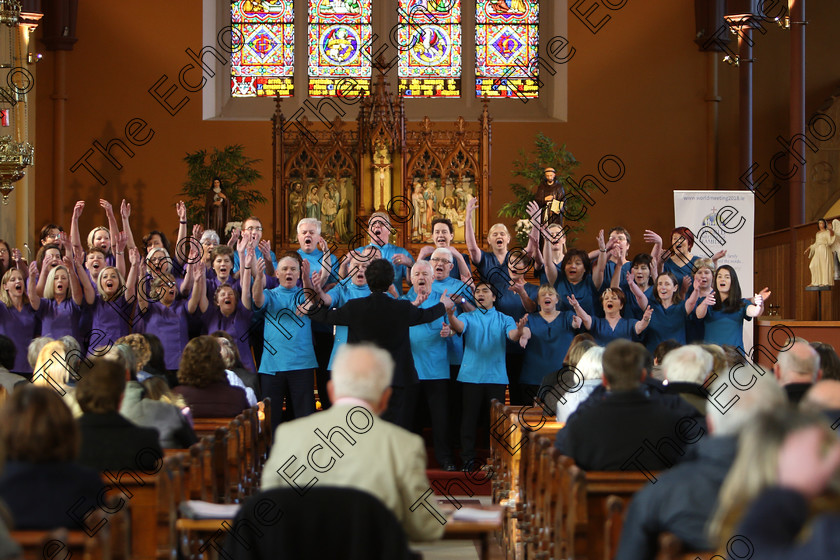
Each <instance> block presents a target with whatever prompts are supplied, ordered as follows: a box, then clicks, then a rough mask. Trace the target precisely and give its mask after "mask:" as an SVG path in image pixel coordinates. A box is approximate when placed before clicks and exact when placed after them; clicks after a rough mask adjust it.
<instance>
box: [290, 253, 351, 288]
mask: <svg viewBox="0 0 840 560" xmlns="http://www.w3.org/2000/svg"><path fill="white" fill-rule="evenodd" d="M297 253H298V255H300V257H301V258H302V259H306V261H308V262H309V272H310V274H314V273H316V272H318V271H319V270H321V268H322V267H323V265H322V264H321V261H322V260H323V258H324V252H323V251H322V250H320V249H314V250H313V251H312V252H310V253H306V252H304V250H303V249H298V250H297ZM338 268H339V262H338V259H337V258H336V256H335V255H333V254H332V253H331V254H330V277H329V278H328V279H327V282H326V283H327V284H335V283H336V282H340V281H341V277H340V276H339V274H338Z"/></svg>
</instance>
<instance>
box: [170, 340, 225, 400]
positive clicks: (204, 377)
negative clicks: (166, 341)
mask: <svg viewBox="0 0 840 560" xmlns="http://www.w3.org/2000/svg"><path fill="white" fill-rule="evenodd" d="M225 379H227V376H226V374H225V364H224V362H223V361H222V351H221V349H220V348H219V343H218V342H217V341H216V337H213V336H207V335H204V336H199V337H196V338H194V339H192V340H190V341H189V342H188V343H187V346H186V347H185V348H184V352H183V353H182V354H181V363H180V364H179V367H178V382H179V383H181V384H183V385H189V386H191V387H198V388H199V389H201V388H204V387H207V386H208V385H210V384H211V383H216V382H217V381H224V380H225Z"/></svg>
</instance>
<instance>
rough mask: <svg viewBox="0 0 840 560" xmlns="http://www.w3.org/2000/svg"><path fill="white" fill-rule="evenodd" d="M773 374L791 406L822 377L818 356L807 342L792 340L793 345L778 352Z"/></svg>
mask: <svg viewBox="0 0 840 560" xmlns="http://www.w3.org/2000/svg"><path fill="white" fill-rule="evenodd" d="M777 358H778V359H777V361H776V363H775V364H774V365H773V373H774V374H775V376H776V379H778V380H779V383H780V384H781V385H782V387H783V388H784V390H785V392H786V393H787V395H788V399H789V400H790V402H791V404H797V403H799V401H801V400H802V397H803V396H804V395H805V393H806V392H807V391H808V389H810V388H811V385H813V384H814V383H816V382H817V381H819V379H820V377H821V376H822V371H820V356H819V354H817V351H816V350H814V349H813V348H812V347H811V345H810V344H808V341H807V340H803V339H801V338H796V339H794V343H793V345H792V346H791V347H790V348H788V349H787V350H785V351H784V352H779V355H778V357H777Z"/></svg>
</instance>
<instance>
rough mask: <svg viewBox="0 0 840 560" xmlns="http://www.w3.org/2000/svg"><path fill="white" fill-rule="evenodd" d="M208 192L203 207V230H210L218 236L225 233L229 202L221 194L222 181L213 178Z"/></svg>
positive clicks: (223, 194)
mask: <svg viewBox="0 0 840 560" xmlns="http://www.w3.org/2000/svg"><path fill="white" fill-rule="evenodd" d="M212 185H213V186H212V187H211V189H210V191H208V192H207V199H206V203H205V206H204V210H205V213H204V226H205V228H204V229H212V230H213V231H215V232H216V233H218V234H221V233H222V232H223V231H225V225H227V222H228V210H229V206H230V201H229V200H228V197H227V196H225V193H223V192H222V180H221V179H219V178H218V177H214V178H213V183H212Z"/></svg>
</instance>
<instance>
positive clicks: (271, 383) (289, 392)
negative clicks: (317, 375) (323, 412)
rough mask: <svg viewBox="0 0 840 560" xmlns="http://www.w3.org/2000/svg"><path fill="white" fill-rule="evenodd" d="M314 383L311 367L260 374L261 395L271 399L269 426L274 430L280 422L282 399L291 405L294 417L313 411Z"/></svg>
mask: <svg viewBox="0 0 840 560" xmlns="http://www.w3.org/2000/svg"><path fill="white" fill-rule="evenodd" d="M314 384H315V379H314V373H313V370H312V369H296V370H292V371H279V372H277V373H276V374H274V375H269V374H267V373H261V374H260V386H261V387H262V394H263V397H268V398H270V399H271V428H272V430H274V429H275V428H277V426H279V425H280V423H281V422H282V418H283V415H282V411H283V400H284V399H285V400H286V406H287V408H289V405H291V408H292V410H294V418H301V417H303V416H308V415H310V414H312V413H313V412H315V393H314V392H313V390H312V389H313V386H314Z"/></svg>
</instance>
